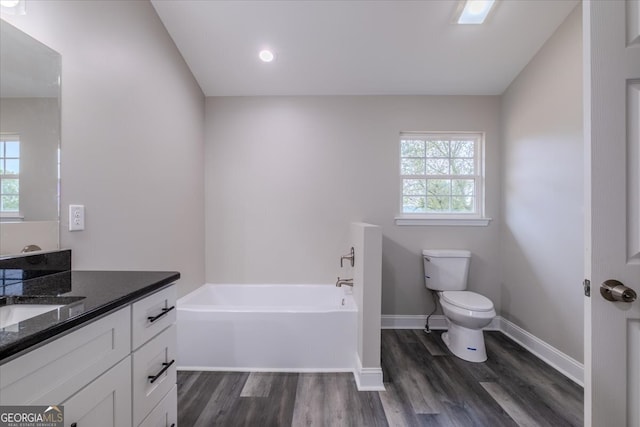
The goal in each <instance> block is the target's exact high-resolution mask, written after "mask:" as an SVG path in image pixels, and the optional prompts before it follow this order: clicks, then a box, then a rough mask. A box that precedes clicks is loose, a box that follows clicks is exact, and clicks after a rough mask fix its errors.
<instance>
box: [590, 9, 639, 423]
mask: <svg viewBox="0 0 640 427" xmlns="http://www.w3.org/2000/svg"><path fill="white" fill-rule="evenodd" d="M583 8H584V9H583V13H584V20H583V23H584V27H583V32H584V38H583V40H584V54H585V56H584V66H585V75H584V77H585V80H584V88H585V93H584V95H585V97H584V102H585V142H586V150H587V151H586V168H585V169H586V171H585V176H586V183H585V184H586V194H585V196H586V197H585V200H586V206H585V213H586V231H585V236H586V239H585V244H586V256H585V268H586V275H587V278H588V279H590V280H591V297H590V298H585V425H587V426H593V427H600V426H612V427H624V426H627V427H640V299H637V300H636V301H635V302H610V301H607V300H606V299H604V298H603V297H602V296H601V294H600V285H601V283H603V282H604V281H606V280H609V279H615V280H618V281H620V282H621V283H623V284H624V285H626V286H627V287H629V288H632V289H633V290H635V292H636V293H637V294H638V295H639V296H640V109H639V105H640V2H639V1H638V0H627V1H624V0H594V1H585V2H584V3H583Z"/></svg>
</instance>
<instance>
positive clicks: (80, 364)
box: [0, 251, 180, 427]
mask: <svg viewBox="0 0 640 427" xmlns="http://www.w3.org/2000/svg"><path fill="white" fill-rule="evenodd" d="M63 252H64V251H63ZM59 254H60V252H56V253H52V255H51V256H52V257H56V256H59ZM32 257H36V258H32ZM37 257H40V258H37ZM42 257H45V258H42ZM46 257H47V254H44V255H32V256H30V257H22V258H19V260H20V261H19V262H22V263H25V262H26V264H25V265H22V267H24V266H27V269H26V270H25V269H22V268H7V263H6V262H5V261H6V260H1V259H0V274H2V276H1V277H0V310H2V308H3V307H5V308H7V307H9V306H14V307H16V308H20V307H18V306H20V305H23V304H29V305H30V306H36V305H47V306H48V307H55V308H53V309H51V310H49V311H45V312H44V313H42V314H36V315H35V316H33V317H29V318H26V319H24V320H21V321H19V322H18V323H17V324H16V323H13V324H6V323H5V324H3V323H0V325H3V326H4V327H0V405H62V406H63V407H64V420H65V422H64V425H65V426H76V427H83V426H91V427H95V426H112V427H116V426H117V427H125V426H134V427H137V426H166V427H169V426H172V425H174V426H175V425H177V389H176V365H175V360H176V356H175V353H176V332H175V331H176V327H175V319H176V310H175V302H176V285H175V284H174V282H175V281H176V280H177V279H178V278H179V277H180V274H179V273H177V272H143V271H71V270H63V271H58V270H60V268H58V267H56V266H53V267H52V264H55V262H53V261H50V260H49V259H47V258H46ZM69 257H70V253H69ZM29 258H31V261H29ZM29 262H34V263H35V264H36V266H35V267H34V268H33V269H31V270H29V269H28V265H29ZM3 263H4V264H3ZM43 266H44V267H45V268H44V271H46V272H49V274H40V273H38V268H37V267H43ZM10 267H21V266H20V265H10ZM63 268H64V267H63ZM52 270H53V272H51V271H52ZM19 271H21V273H18V272H19ZM20 275H22V280H18V277H17V276H20ZM25 276H26V277H27V278H26V280H24V277H25ZM43 310H46V309H43ZM1 321H2V318H1V316H0V322H1Z"/></svg>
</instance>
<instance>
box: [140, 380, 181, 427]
mask: <svg viewBox="0 0 640 427" xmlns="http://www.w3.org/2000/svg"><path fill="white" fill-rule="evenodd" d="M177 425H178V386H177V385H174V386H173V388H172V389H171V391H169V393H167V395H166V396H165V397H164V399H162V400H161V401H160V403H158V406H156V407H155V408H154V409H153V411H151V413H150V414H149V416H148V417H147V418H145V419H144V421H143V422H142V423H141V424H140V426H138V427H177Z"/></svg>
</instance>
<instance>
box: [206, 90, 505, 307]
mask: <svg viewBox="0 0 640 427" xmlns="http://www.w3.org/2000/svg"><path fill="white" fill-rule="evenodd" d="M499 112H500V99H499V97H473V96H468V97H465V96H327V97H313V96H310V97H229V98H227V97H213V98H207V104H206V158H205V164H206V184H205V187H206V188H205V194H206V210H207V217H206V234H207V242H206V245H207V250H206V254H207V258H206V269H207V276H206V278H207V281H208V282H212V283H265V282H269V283H333V282H334V281H335V278H336V276H337V275H338V273H339V257H340V255H341V254H342V253H343V252H345V253H346V251H347V250H348V245H347V243H348V234H349V223H351V222H353V221H363V222H368V223H372V224H377V225H380V226H381V227H382V233H383V255H382V256H383V290H382V312H383V313H384V314H425V313H426V312H427V311H428V310H430V309H431V308H432V299H431V296H430V294H428V292H427V291H426V289H425V287H424V281H423V267H422V255H421V251H422V248H427V247H430V248H438V247H447V248H449V247H450V248H468V249H470V250H472V251H473V255H474V259H473V261H472V266H471V273H470V274H471V283H470V288H471V289H475V290H477V291H479V292H482V293H483V294H485V295H487V296H488V297H490V298H491V299H493V300H494V301H495V302H496V304H497V305H498V307H499V297H500V291H499V270H500V269H499V256H500V255H499V246H498V244H499V225H498V224H499V192H500V186H499V183H498V167H499V152H498V147H499V141H498V134H499ZM410 130H416V131H425V130H439V131H446V130H458V131H485V132H486V133H487V138H486V170H487V173H486V200H487V202H486V211H487V215H488V216H490V217H493V218H494V221H493V222H492V223H491V224H490V225H489V226H488V227H399V226H396V225H395V224H394V217H395V216H396V215H397V214H398V212H399V189H400V184H399V166H398V165H399V159H398V153H399V133H400V132H401V131H410Z"/></svg>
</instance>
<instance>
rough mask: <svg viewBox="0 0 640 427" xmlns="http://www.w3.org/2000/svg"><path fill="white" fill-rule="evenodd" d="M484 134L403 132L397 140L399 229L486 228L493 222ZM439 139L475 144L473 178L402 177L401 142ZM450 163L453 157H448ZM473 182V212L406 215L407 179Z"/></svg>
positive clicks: (410, 213)
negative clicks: (487, 190)
mask: <svg viewBox="0 0 640 427" xmlns="http://www.w3.org/2000/svg"><path fill="white" fill-rule="evenodd" d="M485 136H486V135H485V133H484V132H480V131H438V132H432V131H428V132H400V135H399V138H398V151H397V152H398V166H397V167H398V193H399V197H398V209H399V212H400V213H399V215H398V216H396V217H395V223H396V225H463V226H487V225H489V222H490V221H491V218H487V217H486V216H485V211H484V207H485V185H484V182H485V177H484V175H485V174H484V172H485V167H484V162H485ZM438 137H441V138H443V139H448V140H451V139H454V138H456V137H463V138H470V137H472V138H473V139H474V140H475V144H474V174H473V175H449V174H448V175H428V174H427V173H426V171H425V173H424V174H423V175H403V174H402V159H403V157H402V140H404V139H408V138H415V139H424V140H433V139H436V138H438ZM449 159H451V157H449ZM411 178H416V179H438V178H442V179H473V181H474V212H469V213H464V212H403V206H404V204H403V197H404V194H403V190H404V187H403V180H404V179H411Z"/></svg>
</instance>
